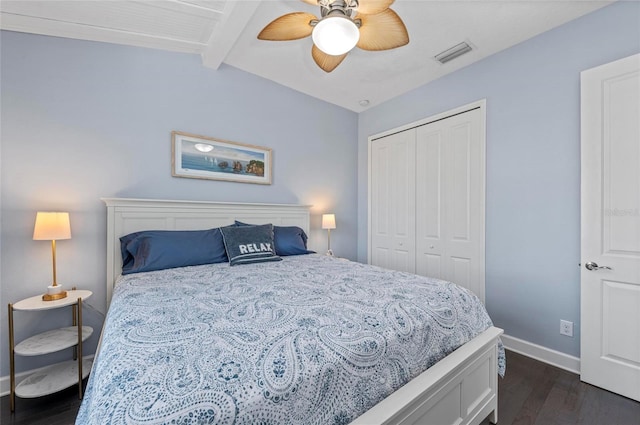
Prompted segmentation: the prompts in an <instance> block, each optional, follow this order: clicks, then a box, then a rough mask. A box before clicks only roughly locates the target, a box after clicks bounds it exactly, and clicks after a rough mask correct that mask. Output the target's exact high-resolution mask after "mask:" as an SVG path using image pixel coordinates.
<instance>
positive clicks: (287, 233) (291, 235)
mask: <svg viewBox="0 0 640 425" xmlns="http://www.w3.org/2000/svg"><path fill="white" fill-rule="evenodd" d="M235 225H236V226H255V225H254V224H248V223H243V222H241V221H238V220H236V221H235ZM273 241H274V243H275V247H276V254H277V255H282V256H287V255H302V254H315V251H309V250H308V249H307V234H306V233H305V232H304V230H302V229H301V228H299V227H298V226H273Z"/></svg>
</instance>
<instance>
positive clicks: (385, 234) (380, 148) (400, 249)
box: [370, 130, 416, 273]
mask: <svg viewBox="0 0 640 425" xmlns="http://www.w3.org/2000/svg"><path fill="white" fill-rule="evenodd" d="M415 149H416V140H415V130H410V131H403V132H399V133H396V134H392V135H390V136H387V137H384V138H381V139H378V140H374V141H373V142H372V143H371V164H372V165H371V187H372V192H371V197H372V199H371V209H372V211H371V230H370V232H371V233H370V237H371V245H370V249H371V264H375V265H378V266H381V267H385V268H388V269H392V270H400V271H405V272H410V273H415V267H416V259H415V202H416V201H415V176H416V174H415V173H416V170H415Z"/></svg>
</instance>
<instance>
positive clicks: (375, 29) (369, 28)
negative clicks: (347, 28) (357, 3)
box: [357, 9, 409, 50]
mask: <svg viewBox="0 0 640 425" xmlns="http://www.w3.org/2000/svg"><path fill="white" fill-rule="evenodd" d="M358 18H360V19H361V20H362V25H361V26H360V40H358V44H357V46H358V47H359V48H361V49H362V50H389V49H395V48H396V47H400V46H404V45H405V44H407V43H409V33H408V32H407V27H405V26H404V22H402V19H400V17H399V16H398V14H397V13H396V12H394V11H393V10H391V9H387V10H385V11H384V12H382V13H378V14H376V15H358Z"/></svg>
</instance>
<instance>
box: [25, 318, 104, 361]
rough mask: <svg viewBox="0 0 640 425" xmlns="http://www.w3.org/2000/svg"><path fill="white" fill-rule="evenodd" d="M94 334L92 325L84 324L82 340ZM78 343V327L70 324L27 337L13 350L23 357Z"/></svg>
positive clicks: (61, 348) (54, 350)
mask: <svg viewBox="0 0 640 425" xmlns="http://www.w3.org/2000/svg"><path fill="white" fill-rule="evenodd" d="M92 334H93V328H92V327H91V326H83V327H82V342H84V341H86V340H87V338H89V337H90V336H91V335H92ZM76 345H78V328H77V327H76V326H69V327H68V328H60V329H53V330H50V331H47V332H43V333H41V334H38V335H34V336H32V337H30V338H27V339H25V340H24V341H22V342H21V343H20V344H18V345H16V346H15V348H14V349H13V351H14V353H16V354H17V355H19V356H23V357H27V356H41V355H43V354H49V353H55V352H57V351H61V350H64V349H65V348H71V347H74V346H76Z"/></svg>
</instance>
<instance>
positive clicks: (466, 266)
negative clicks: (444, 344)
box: [415, 109, 484, 300]
mask: <svg viewBox="0 0 640 425" xmlns="http://www.w3.org/2000/svg"><path fill="white" fill-rule="evenodd" d="M481 124H482V123H481V111H480V109H474V110H471V111H468V112H465V113H462V114H458V115H455V116H452V117H449V118H446V119H443V120H439V121H435V122H433V123H429V124H427V125H423V126H420V127H418V128H417V134H416V156H415V158H416V183H415V191H416V273H417V274H420V275H424V276H431V277H437V278H440V279H444V280H449V281H452V282H455V283H457V284H458V285H461V286H464V287H466V288H468V289H471V290H472V291H474V292H475V293H476V295H478V296H479V297H480V299H482V300H484V143H483V140H482V138H481V134H482V131H481Z"/></svg>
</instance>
